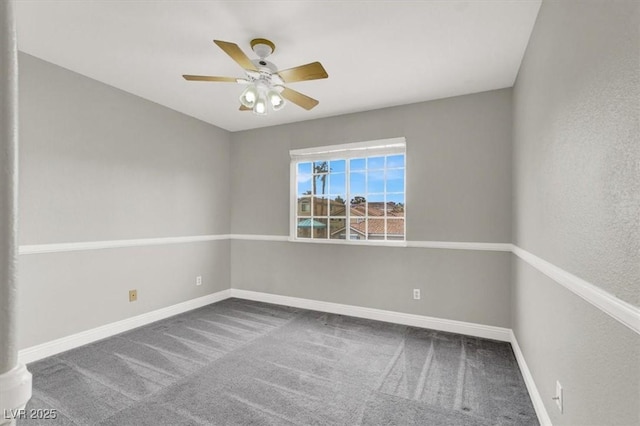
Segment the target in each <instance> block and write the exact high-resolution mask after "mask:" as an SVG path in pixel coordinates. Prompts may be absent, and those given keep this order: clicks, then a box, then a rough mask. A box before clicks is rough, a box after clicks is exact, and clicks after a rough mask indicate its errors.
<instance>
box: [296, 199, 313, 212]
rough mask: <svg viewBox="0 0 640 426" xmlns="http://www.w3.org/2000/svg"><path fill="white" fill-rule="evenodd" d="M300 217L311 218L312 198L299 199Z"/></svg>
mask: <svg viewBox="0 0 640 426" xmlns="http://www.w3.org/2000/svg"><path fill="white" fill-rule="evenodd" d="M298 216H311V198H310V197H301V198H298Z"/></svg>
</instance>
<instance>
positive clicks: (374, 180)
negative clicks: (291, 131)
mask: <svg viewBox="0 0 640 426" xmlns="http://www.w3.org/2000/svg"><path fill="white" fill-rule="evenodd" d="M405 147H406V144H405V140H404V138H396V139H385V140H381V141H371V142H361V143H355V144H345V145H333V146H326V147H320V148H312V149H301V150H292V151H290V154H291V180H292V190H291V195H292V196H291V211H292V214H291V218H292V224H291V238H292V239H294V240H301V241H305V240H307V241H308V240H318V241H322V240H325V241H329V240H348V241H378V242H385V241H387V242H388V241H404V240H405V206H406V200H405V193H406V188H405V176H406V173H405V170H406V167H405V149H406V148H405ZM336 242H337V241H336Z"/></svg>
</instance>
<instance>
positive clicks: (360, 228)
mask: <svg viewBox="0 0 640 426" xmlns="http://www.w3.org/2000/svg"><path fill="white" fill-rule="evenodd" d="M349 232H350V236H349V239H351V240H366V235H367V221H366V220H365V218H363V217H361V218H358V219H350V220H349Z"/></svg>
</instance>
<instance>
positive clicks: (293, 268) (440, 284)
mask: <svg viewBox="0 0 640 426" xmlns="http://www.w3.org/2000/svg"><path fill="white" fill-rule="evenodd" d="M397 136H404V137H406V140H407V195H406V199H407V239H408V240H439V241H472V242H510V239H511V234H510V233H511V227H510V217H511V90H510V89H506V90H497V91H491V92H485V93H479V94H474V95H468V96H461V97H457V98H451V99H444V100H439V101H433V102H425V103H420V104H414V105H407V106H401V107H394V108H386V109H382V110H375V111H369V112H363V113H358V114H350V115H345V116H338V117H332V118H326V119H320V120H313V121H307V122H303V123H295V124H290V125H283V126H275V127H270V128H266V129H259V130H252V131H245V132H238V133H234V134H233V135H232V138H233V141H232V161H233V166H232V168H231V171H232V187H233V191H232V192H233V194H232V219H231V228H232V233H236V234H259V235H264V234H266V235H288V233H289V187H290V184H289V163H290V157H289V150H290V149H295V148H304V147H312V146H322V145H332V144H339V143H348V142H359V141H366V140H372V139H383V138H390V137H397ZM509 271H510V263H509V255H508V254H506V253H501V252H480V251H464V252H463V251H457V250H431V249H416V248H386V247H353V246H350V247H345V246H340V245H333V244H332V245H322V244H313V243H289V242H285V243H282V242H255V241H233V242H232V244H231V280H232V287H233V288H240V289H247V290H254V291H263V292H267V293H275V294H281V295H286V296H295V297H302V298H309V299H315V300H323V301H330V302H335V303H345V304H352V305H358V306H366V307H375V308H380V309H388V310H393V311H399V312H409V313H414V314H422V315H429V316H435V317H441V318H449V319H456V320H461V321H472V322H477V323H482V324H490V325H496V326H504V327H509V326H510V321H509V315H510V310H509V291H510V290H509V285H510V284H509V279H510V277H509ZM412 288H421V289H422V295H423V296H422V300H420V301H415V300H413V299H412V296H411V294H412V293H411V289H412Z"/></svg>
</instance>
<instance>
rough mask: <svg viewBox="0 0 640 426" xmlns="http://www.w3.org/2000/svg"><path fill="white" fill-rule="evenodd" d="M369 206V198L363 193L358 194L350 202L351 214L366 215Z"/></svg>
mask: <svg viewBox="0 0 640 426" xmlns="http://www.w3.org/2000/svg"><path fill="white" fill-rule="evenodd" d="M366 208H367V199H366V198H365V197H364V196H362V195H356V196H354V197H353V198H352V199H351V202H350V214H351V216H364V212H365V209H366Z"/></svg>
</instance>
